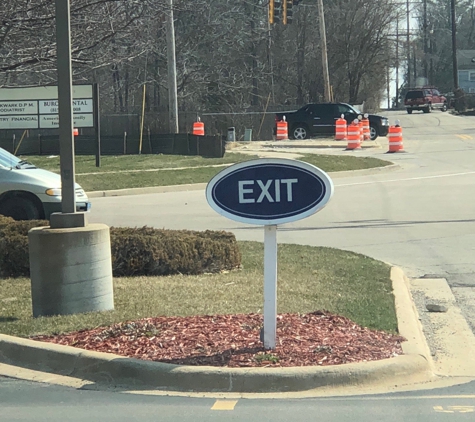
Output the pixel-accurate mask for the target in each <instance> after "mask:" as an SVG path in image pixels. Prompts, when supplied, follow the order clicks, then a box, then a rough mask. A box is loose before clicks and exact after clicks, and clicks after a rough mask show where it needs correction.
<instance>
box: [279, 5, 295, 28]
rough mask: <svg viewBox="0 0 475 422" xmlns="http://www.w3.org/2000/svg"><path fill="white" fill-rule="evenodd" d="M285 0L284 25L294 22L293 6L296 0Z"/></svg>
mask: <svg viewBox="0 0 475 422" xmlns="http://www.w3.org/2000/svg"><path fill="white" fill-rule="evenodd" d="M283 1H284V10H283V11H282V22H283V24H284V25H287V24H288V23H292V6H293V4H294V0H283Z"/></svg>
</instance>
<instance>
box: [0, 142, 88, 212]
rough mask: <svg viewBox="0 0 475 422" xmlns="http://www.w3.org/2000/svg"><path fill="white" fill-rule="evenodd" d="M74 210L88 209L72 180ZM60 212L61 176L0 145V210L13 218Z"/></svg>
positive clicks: (83, 197)
mask: <svg viewBox="0 0 475 422" xmlns="http://www.w3.org/2000/svg"><path fill="white" fill-rule="evenodd" d="M75 189H76V210H77V211H89V210H90V208H91V203H90V202H89V200H88V198H87V195H86V193H85V192H84V190H83V189H82V188H81V186H79V185H78V184H76V188H75ZM54 212H61V177H60V176H59V174H56V173H52V172H50V171H47V170H43V169H39V168H37V167H36V166H34V165H33V164H31V163H29V162H28V161H25V160H21V159H20V158H18V157H16V156H14V155H13V154H10V153H9V152H8V151H5V150H4V149H2V148H0V214H2V215H6V216H8V217H12V218H14V219H15V220H37V219H49V217H50V215H51V214H52V213H54Z"/></svg>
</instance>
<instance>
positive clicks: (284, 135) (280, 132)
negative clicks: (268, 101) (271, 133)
mask: <svg viewBox="0 0 475 422" xmlns="http://www.w3.org/2000/svg"><path fill="white" fill-rule="evenodd" d="M275 139H276V140H277V141H283V140H284V139H289V131H288V123H287V121H286V120H285V116H284V118H283V119H282V120H280V121H278V122H277V134H276V137H275Z"/></svg>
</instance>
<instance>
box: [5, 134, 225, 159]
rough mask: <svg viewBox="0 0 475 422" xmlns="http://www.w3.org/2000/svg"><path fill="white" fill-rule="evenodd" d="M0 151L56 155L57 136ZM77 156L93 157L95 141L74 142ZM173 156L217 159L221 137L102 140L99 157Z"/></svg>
mask: <svg viewBox="0 0 475 422" xmlns="http://www.w3.org/2000/svg"><path fill="white" fill-rule="evenodd" d="M0 147H1V148H3V149H6V150H7V151H9V152H11V153H16V155H58V154H59V136H58V135H46V136H42V135H38V136H36V137H25V138H23V140H22V141H21V143H15V141H13V142H12V140H11V139H4V138H3V139H2V138H0ZM74 149H75V153H76V155H94V154H95V153H96V137H94V136H86V135H80V136H76V137H75V138H74ZM139 153H142V154H176V155H201V156H203V157H213V158H220V157H223V156H224V153H225V142H224V141H223V139H222V137H221V136H211V135H206V136H193V135H190V134H187V133H185V134H168V135H167V134H165V135H151V134H150V135H148V136H145V137H144V138H143V139H142V148H141V149H140V139H139V138H138V137H136V136H135V137H133V136H124V137H120V136H102V137H101V154H102V155H122V154H139Z"/></svg>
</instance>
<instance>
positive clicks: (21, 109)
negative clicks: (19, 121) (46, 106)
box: [0, 101, 38, 116]
mask: <svg viewBox="0 0 475 422" xmlns="http://www.w3.org/2000/svg"><path fill="white" fill-rule="evenodd" d="M19 114H38V102H37V101H0V116H12V115H19Z"/></svg>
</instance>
